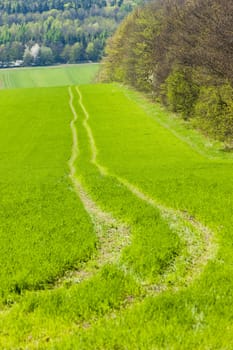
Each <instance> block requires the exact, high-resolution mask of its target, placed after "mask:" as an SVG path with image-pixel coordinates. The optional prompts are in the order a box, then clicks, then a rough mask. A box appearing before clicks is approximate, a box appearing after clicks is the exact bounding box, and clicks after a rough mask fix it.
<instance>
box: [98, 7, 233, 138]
mask: <svg viewBox="0 0 233 350" xmlns="http://www.w3.org/2000/svg"><path fill="white" fill-rule="evenodd" d="M226 14H227V15H226ZM232 23H233V2H232V1H227V0H222V1H220V0H213V1H212V2H211V3H209V2H203V1H202V0H197V1H178V0H174V1H162V0H159V1H156V2H152V3H149V4H146V5H144V6H143V7H141V8H137V9H136V10H135V11H134V12H133V13H132V14H130V15H129V16H128V17H127V18H126V19H125V20H124V21H123V23H122V24H121V25H120V26H119V28H118V30H117V31H116V33H115V34H114V35H113V37H112V38H111V40H109V41H108V44H107V47H106V54H107V55H106V57H105V58H104V61H103V63H104V65H103V70H102V73H101V79H102V81H117V82H123V83H125V84H128V85H131V86H133V87H136V88H137V89H138V90H142V91H145V92H148V93H150V94H151V95H152V96H153V98H156V99H157V100H162V101H163V102H164V103H167V104H168V106H169V107H170V109H171V110H173V111H175V112H177V113H180V114H181V116H182V117H183V118H184V119H189V118H190V117H192V118H195V103H196V101H197V98H198V95H199V90H200V88H201V87H203V89H205V86H206V85H207V86H209V83H210V81H211V84H210V85H213V86H215V85H220V84H222V85H224V84H225V82H227V84H229V86H230V88H232V83H233V81H232V77H233V65H232V61H233V51H232V49H231V47H232V35H233V33H232ZM219 43H221V45H220V44H219ZM197 72H199V73H200V72H201V74H200V75H199V77H198V73H197ZM203 72H204V73H203ZM203 76H205V78H206V77H207V76H208V77H209V78H208V80H209V82H205V81H203V80H202V78H203ZM204 80H205V79H204ZM222 89H225V88H224V86H223V87H222ZM221 94H222V93H221ZM206 98H207V96H206ZM224 98H225V97H224ZM226 98H227V100H228V97H226ZM202 99H205V97H202ZM220 100H221V98H220ZM217 104H218V112H216V113H217V114H218V117H216V118H215V119H216V120H215V121H214V117H212V118H210V117H208V123H209V124H208V125H207V123H205V126H206V128H205V132H207V133H208V130H209V135H214V136H215V137H218V138H220V139H221V140H223V139H225V140H226V142H227V143H229V140H230V138H232V137H233V134H232V127H231V125H232V118H231V107H230V105H229V103H228V102H227V107H226V106H225V104H224V103H223V104H222V107H221V103H217ZM208 105H209V106H210V104H208ZM221 108H222V109H221ZM196 111H197V113H199V114H200V111H201V109H200V108H199V106H198V107H197V108H196ZM203 111H204V109H203ZM204 112H205V111H204ZM199 114H198V118H199V117H200V115H199ZM207 114H212V109H211V108H210V109H209V110H208V113H207ZM203 119H204V116H203ZM220 119H221V120H220ZM219 120H220V122H219ZM217 124H219V126H218V127H217ZM218 129H219V130H218ZM220 129H221V131H220ZM213 130H215V131H214V132H213Z"/></svg>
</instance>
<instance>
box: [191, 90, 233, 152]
mask: <svg viewBox="0 0 233 350" xmlns="http://www.w3.org/2000/svg"><path fill="white" fill-rule="evenodd" d="M195 116H196V118H197V122H196V124H197V125H198V126H199V127H200V128H201V129H202V130H204V131H208V133H209V134H210V135H212V136H213V137H215V138H217V139H219V140H220V141H224V142H225V144H226V145H227V146H228V147H231V148H232V147H233V88H232V86H231V85H230V84H229V83H226V84H223V85H221V86H217V87H216V86H211V87H202V88H201V90H200V94H199V98H198V101H197V103H196V106H195Z"/></svg>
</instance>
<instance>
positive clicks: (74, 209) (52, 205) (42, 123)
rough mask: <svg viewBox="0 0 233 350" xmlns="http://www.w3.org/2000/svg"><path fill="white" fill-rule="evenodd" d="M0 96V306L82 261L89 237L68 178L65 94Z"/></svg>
mask: <svg viewBox="0 0 233 350" xmlns="http://www.w3.org/2000/svg"><path fill="white" fill-rule="evenodd" d="M0 98H1V100H2V103H1V106H0V134H1V136H0V168H1V172H0V192H1V196H0V247H1V249H0V250H1V254H0V271H1V273H0V303H1V302H2V301H5V302H6V303H10V302H12V300H14V299H15V294H21V293H22V291H23V290H25V289H35V288H36V289H38V288H39V289H41V288H45V287H46V285H47V284H48V283H50V282H51V281H53V280H54V279H56V278H57V277H58V276H60V275H62V274H63V273H64V271H65V270H67V269H71V268H74V267H75V266H77V265H79V264H80V262H82V261H85V260H87V259H89V258H90V257H91V256H92V254H93V253H94V251H95V244H96V237H95V234H94V231H93V227H92V223H91V220H90V218H89V216H88V215H87V213H86V212H85V210H84V208H83V205H82V203H81V202H80V200H79V199H78V197H77V195H76V193H74V190H73V187H72V183H71V181H70V179H69V177H68V175H69V169H68V164H67V162H68V160H69V157H70V148H71V144H72V140H71V133H70V127H69V123H70V111H69V106H68V105H67V100H68V94H67V89H65V88H56V89H28V90H14V91H2V92H1V94H0ZM58 101H59V108H57V106H58Z"/></svg>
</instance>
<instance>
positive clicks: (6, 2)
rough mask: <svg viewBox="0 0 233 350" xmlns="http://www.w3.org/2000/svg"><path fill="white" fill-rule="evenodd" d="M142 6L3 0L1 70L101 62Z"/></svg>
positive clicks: (120, 0) (130, 0)
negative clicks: (129, 16)
mask: <svg viewBox="0 0 233 350" xmlns="http://www.w3.org/2000/svg"><path fill="white" fill-rule="evenodd" d="M138 1H140V0H37V1H35V0H2V1H1V2H0V66H8V65H11V64H14V62H15V61H21V63H23V64H24V65H31V64H33V65H38V64H40V65H45V64H52V63H76V62H82V61H86V60H91V61H98V60H100V58H101V57H102V55H103V49H104V46H105V41H106V39H107V38H108V37H109V36H110V35H111V34H112V33H113V31H114V30H115V29H116V27H117V26H118V24H119V23H120V22H121V21H122V19H123V18H124V17H125V16H126V15H127V14H128V13H129V12H130V11H132V9H133V8H134V7H135V5H136V4H137V3H138ZM35 46H36V47H37V48H38V46H39V51H38V54H37V55H36V56H35V55H33V54H32V55H31V53H33V52H34V51H35ZM36 52H37V51H36Z"/></svg>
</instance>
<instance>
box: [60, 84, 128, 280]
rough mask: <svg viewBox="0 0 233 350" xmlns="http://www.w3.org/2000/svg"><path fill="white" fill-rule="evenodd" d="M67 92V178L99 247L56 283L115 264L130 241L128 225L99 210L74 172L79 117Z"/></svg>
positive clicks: (77, 152) (89, 274)
mask: <svg viewBox="0 0 233 350" xmlns="http://www.w3.org/2000/svg"><path fill="white" fill-rule="evenodd" d="M69 96H70V101H69V105H70V108H71V111H72V114H73V120H72V121H71V124H70V127H71V131H72V137H73V146H72V154H71V158H70V160H69V168H70V178H71V180H72V182H73V185H74V188H75V191H76V193H77V194H78V196H79V197H80V199H81V201H82V203H83V205H84V207H85V209H86V211H87V212H88V213H89V215H90V217H91V219H92V222H93V224H94V227H95V231H96V234H97V237H98V240H99V250H98V255H97V256H96V257H95V258H93V259H92V260H90V261H89V262H88V263H86V264H85V267H84V268H83V269H82V270H79V271H74V272H68V273H67V275H66V276H65V277H64V278H62V279H61V280H60V281H59V282H58V284H63V283H64V282H67V281H69V280H70V281H71V282H72V281H73V282H75V281H77V282H80V281H81V280H83V279H84V278H88V277H91V276H92V275H93V274H94V273H95V272H97V270H98V269H100V268H101V267H102V266H103V265H105V264H108V263H114V264H118V263H119V260H120V255H121V251H122V249H123V248H124V247H126V246H128V245H129V244H130V234H129V228H128V227H127V226H126V225H123V224H121V223H119V222H118V221H116V220H115V219H114V218H113V217H112V215H110V214H109V213H106V212H104V211H102V210H101V209H100V208H99V207H98V205H96V203H95V202H94V201H93V200H92V199H91V197H90V196H89V194H88V193H87V192H86V191H85V189H84V187H83V185H82V183H81V180H80V179H79V178H78V176H77V175H76V168H75V161H76V159H77V158H78V155H79V149H78V136H77V129H76V126H75V123H76V121H77V119H78V115H77V112H76V110H75V108H74V104H73V99H74V95H73V92H72V89H71V88H69Z"/></svg>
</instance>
